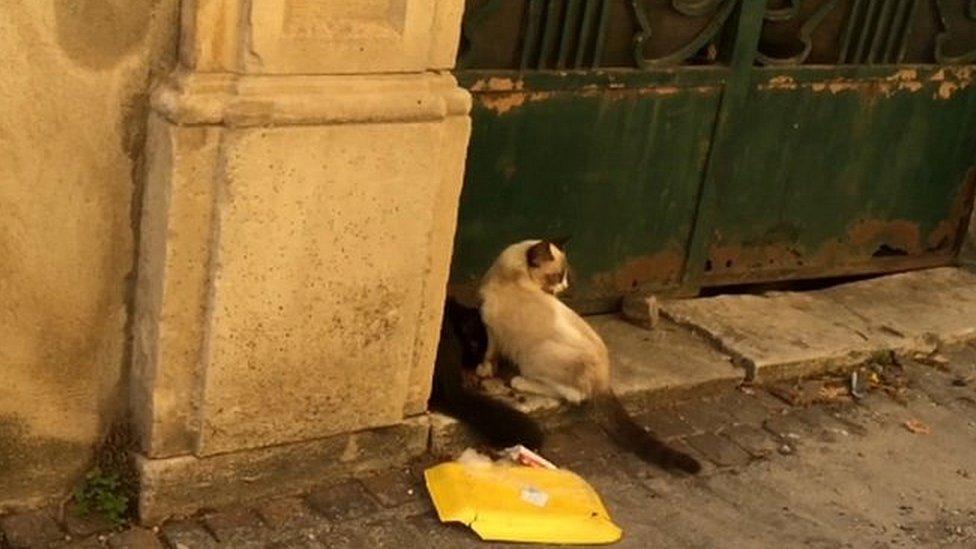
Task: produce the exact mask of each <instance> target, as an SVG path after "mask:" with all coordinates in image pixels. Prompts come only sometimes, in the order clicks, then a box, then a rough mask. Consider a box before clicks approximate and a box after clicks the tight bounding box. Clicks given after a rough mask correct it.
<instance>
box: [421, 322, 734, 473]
mask: <svg viewBox="0 0 976 549" xmlns="http://www.w3.org/2000/svg"><path fill="white" fill-rule="evenodd" d="M587 321H588V322H589V323H590V324H591V325H592V326H593V328H594V329H595V330H596V331H597V332H598V333H599V334H600V336H601V337H602V338H603V339H604V341H605V342H606V344H607V347H608V348H609V349H610V356H611V360H612V363H613V365H612V368H613V369H612V378H613V379H612V382H613V387H614V391H615V392H616V393H617V395H618V396H619V397H620V398H621V400H623V401H624V403H625V404H626V405H627V406H628V408H630V409H631V410H632V411H641V410H645V409H647V408H651V407H656V406H659V405H662V404H666V403H668V402H672V401H676V400H682V399H685V398H687V397H690V396H694V395H697V394H702V393H710V392H716V391H719V390H721V389H723V388H728V387H731V386H734V385H737V384H739V383H741V382H742V380H743V379H744V377H745V374H744V372H743V371H742V369H741V368H738V367H737V366H735V365H734V364H733V363H732V360H731V357H730V356H729V355H728V354H726V353H724V352H721V351H719V350H717V349H716V348H715V346H714V345H713V344H712V343H711V342H709V341H708V340H706V339H705V338H703V337H701V336H698V335H697V334H695V333H693V332H691V331H689V330H687V329H684V328H682V327H680V326H678V325H677V324H675V323H673V322H670V321H661V322H660V323H659V324H658V325H657V327H656V328H654V329H653V330H648V329H644V328H641V327H638V326H635V325H633V324H631V323H629V322H627V321H626V320H623V319H622V318H620V317H618V316H617V315H600V316H592V317H587ZM488 392H489V393H490V394H492V395H493V396H495V397H496V398H498V399H500V400H504V401H505V402H508V403H509V404H511V405H512V406H514V407H515V408H517V409H519V410H522V411H524V412H526V413H528V414H530V415H532V416H533V417H537V418H539V419H540V421H542V423H543V424H544V425H546V426H547V427H549V428H557V427H560V426H562V425H565V424H567V423H572V422H573V421H574V420H576V419H579V411H578V410H574V409H573V408H571V407H569V406H566V405H563V404H561V403H560V402H559V401H557V400H554V399H550V398H544V397H537V396H531V395H529V396H527V395H520V394H516V393H514V392H513V391H511V390H510V389H507V388H505V389H501V390H499V389H498V388H493V390H491V391H488ZM476 443H477V438H476V437H474V436H473V435H472V434H471V432H470V431H469V430H468V429H467V428H466V427H465V426H464V425H462V424H460V423H459V422H457V421H456V420H454V419H453V418H450V417H447V416H444V415H442V414H436V413H435V414H431V451H432V452H434V453H435V454H438V455H452V454H456V453H457V452H459V451H460V450H463V449H464V448H465V447H466V446H470V445H473V444H476Z"/></svg>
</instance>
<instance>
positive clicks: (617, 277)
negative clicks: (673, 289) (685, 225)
mask: <svg viewBox="0 0 976 549" xmlns="http://www.w3.org/2000/svg"><path fill="white" fill-rule="evenodd" d="M684 260H685V257H684V253H683V252H682V251H681V250H678V249H667V250H662V251H660V252H655V253H653V254H650V255H646V256H642V257H636V258H631V259H630V260H629V261H627V262H626V263H624V264H623V265H621V266H620V267H619V268H617V269H615V270H613V271H610V272H603V273H599V274H597V275H594V276H593V277H592V278H591V279H590V282H591V284H593V285H594V286H596V287H599V288H604V289H606V290H609V291H611V292H613V293H617V294H625V293H628V292H631V291H633V290H634V289H636V288H639V287H642V286H645V285H652V286H667V285H671V284H674V283H676V282H678V280H680V277H681V272H682V269H683V267H684Z"/></svg>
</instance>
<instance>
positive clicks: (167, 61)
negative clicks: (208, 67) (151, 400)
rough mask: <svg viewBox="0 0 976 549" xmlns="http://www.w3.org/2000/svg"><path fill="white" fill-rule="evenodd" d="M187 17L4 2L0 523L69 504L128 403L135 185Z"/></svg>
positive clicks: (173, 11) (147, 4) (135, 8)
mask: <svg viewBox="0 0 976 549" xmlns="http://www.w3.org/2000/svg"><path fill="white" fill-rule="evenodd" d="M178 11H179V0H5V1H3V2H0V512H2V511H3V510H4V509H5V508H8V507H13V506H29V505H39V504H43V503H45V502H47V501H50V500H52V499H55V498H58V497H60V496H61V495H62V494H63V491H64V490H65V489H67V488H68V487H69V485H70V484H71V482H72V481H73V479H74V475H76V474H77V473H78V472H79V471H80V469H82V468H84V467H85V465H86V462H87V460H88V458H89V456H90V452H91V449H92V446H93V444H94V443H96V441H97V439H98V437H99V434H100V432H102V430H103V429H104V426H105V423H106V421H107V419H108V418H109V417H110V416H111V415H112V414H114V413H115V412H116V411H117V409H118V408H117V407H118V406H119V405H120V403H122V402H124V398H123V395H122V394H120V393H119V391H120V386H121V385H120V377H121V376H122V372H123V363H124V362H125V354H126V351H125V349H126V337H125V333H126V322H127V320H126V319H127V303H128V302H129V299H128V293H129V288H130V285H129V275H130V271H131V270H132V268H133V264H134V261H133V257H134V256H133V254H134V249H133V242H134V238H133V228H132V223H131V219H132V213H133V212H132V208H133V206H132V205H133V203H134V201H133V193H134V192H136V189H138V188H139V187H138V182H136V181H134V178H133V173H137V172H138V170H136V164H137V163H138V161H139V160H138V159H139V155H140V152H141V148H142V143H143V139H144V134H145V122H146V112H147V108H148V103H147V101H148V99H147V98H148V91H149V83H150V81H151V80H152V78H153V77H154V75H156V74H165V73H166V72H168V71H169V69H170V68H171V66H172V64H173V62H174V59H175V56H176V41H177V28H178V27H177V14H178Z"/></svg>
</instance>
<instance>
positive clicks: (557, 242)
mask: <svg viewBox="0 0 976 549" xmlns="http://www.w3.org/2000/svg"><path fill="white" fill-rule="evenodd" d="M570 238H572V237H571V236H569V235H566V236H560V237H559V238H553V239H551V240H549V242H551V243H552V245H553V246H555V247H557V248H559V249H560V250H563V251H565V250H566V243H568V242H569V239H570Z"/></svg>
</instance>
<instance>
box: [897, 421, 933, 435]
mask: <svg viewBox="0 0 976 549" xmlns="http://www.w3.org/2000/svg"><path fill="white" fill-rule="evenodd" d="M902 425H904V426H905V428H906V429H908V430H909V431H911V432H913V433H915V434H916V435H927V434H929V433H931V432H932V430H931V429H930V428H929V426H928V425H926V424H924V423H922V422H921V421H919V420H917V419H909V420H907V421H906V422H905V423H903V424H902Z"/></svg>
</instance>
